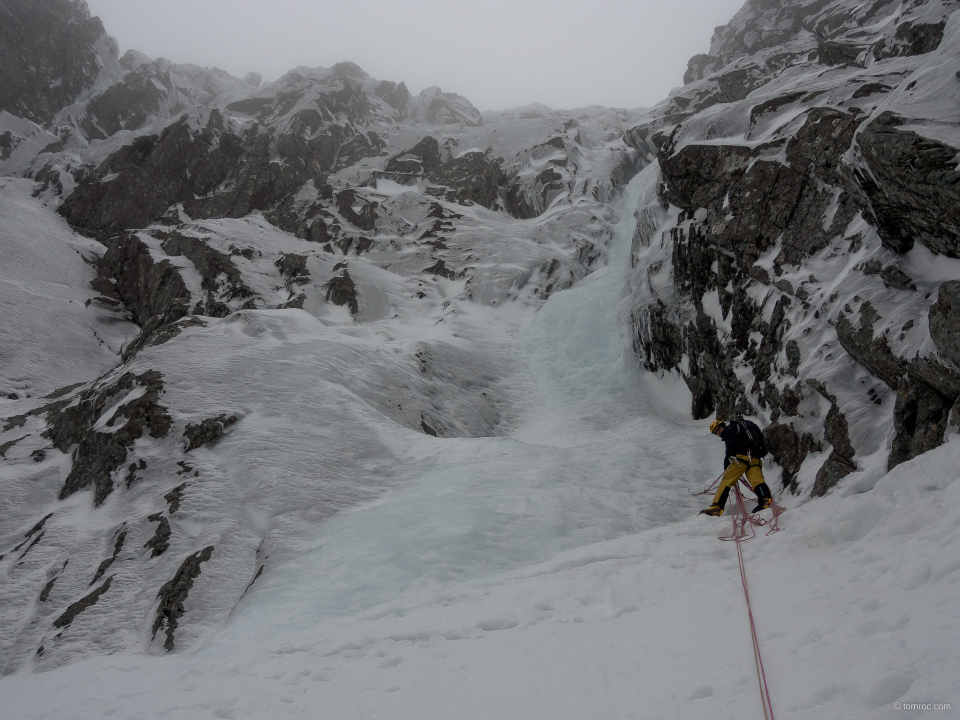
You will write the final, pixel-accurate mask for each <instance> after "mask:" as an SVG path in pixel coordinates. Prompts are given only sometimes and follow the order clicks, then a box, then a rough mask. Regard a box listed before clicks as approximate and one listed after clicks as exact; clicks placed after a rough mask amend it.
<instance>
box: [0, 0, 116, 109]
mask: <svg viewBox="0 0 960 720" xmlns="http://www.w3.org/2000/svg"><path fill="white" fill-rule="evenodd" d="M100 48H103V49H105V50H108V51H109V50H112V52H113V54H114V57H115V56H116V52H117V49H116V45H115V44H114V43H113V41H112V39H111V38H109V37H107V34H106V31H105V30H104V28H103V23H101V22H100V18H96V17H90V11H89V9H88V8H87V4H86V2H75V1H74V0H44V1H43V2H33V1H32V0H3V2H0V110H6V111H7V112H9V113H10V114H11V115H17V116H19V117H23V118H27V119H28V120H32V121H34V122H36V123H39V124H45V123H48V122H50V121H51V120H52V119H53V118H54V116H55V115H56V114H57V112H58V111H59V110H61V109H62V108H64V107H66V106H67V105H70V104H71V103H73V102H74V101H75V100H77V98H79V97H80V95H81V94H82V93H83V92H84V91H86V90H88V89H89V88H91V87H92V86H93V84H94V82H96V80H97V77H98V76H99V74H100V70H101V67H102V64H103V62H102V60H101V59H100V57H99V49H100Z"/></svg>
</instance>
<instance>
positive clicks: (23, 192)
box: [0, 177, 137, 408]
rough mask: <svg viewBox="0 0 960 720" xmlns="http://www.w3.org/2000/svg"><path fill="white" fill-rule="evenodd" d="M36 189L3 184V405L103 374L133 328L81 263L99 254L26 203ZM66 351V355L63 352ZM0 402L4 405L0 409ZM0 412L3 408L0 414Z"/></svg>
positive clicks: (23, 183)
mask: <svg viewBox="0 0 960 720" xmlns="http://www.w3.org/2000/svg"><path fill="white" fill-rule="evenodd" d="M34 187H35V184H34V183H33V182H31V181H30V180H25V179H19V178H8V177H5V178H0V248H2V251H3V261H2V263H0V314H2V316H3V322H2V323H0V397H3V399H4V400H5V399H7V396H8V395H10V394H16V395H18V396H20V397H23V396H25V395H27V394H29V395H45V394H46V393H49V392H51V391H53V390H56V389H57V388H60V387H63V386H65V385H71V384H73V383H77V382H84V381H86V380H89V379H90V376H91V374H99V373H103V372H106V371H107V370H109V369H110V368H112V367H113V366H114V365H115V364H116V361H117V353H118V352H119V350H120V348H121V346H122V345H123V343H124V342H126V341H127V340H129V339H130V338H132V337H134V336H135V335H136V331H137V328H136V326H134V325H133V324H131V323H129V322H126V321H124V320H123V319H122V315H120V314H119V313H116V312H114V311H113V310H112V309H110V308H105V307H103V306H101V305H100V304H99V303H93V298H94V297H96V295H97V293H95V292H94V291H93V290H92V289H90V287H89V282H90V280H92V279H93V278H94V276H95V275H96V272H95V270H94V269H93V267H91V266H90V264H88V262H86V261H85V259H89V258H93V257H94V256H95V251H96V249H97V248H99V250H100V252H101V253H102V252H103V247H102V246H101V245H100V244H99V243H97V242H95V241H93V240H90V239H88V238H85V237H83V236H81V235H77V234H76V233H74V232H72V231H71V230H70V228H69V227H68V226H67V223H66V222H65V221H64V220H63V219H62V218H60V217H58V216H57V215H55V214H53V213H52V212H50V211H49V210H48V209H46V208H44V207H43V206H42V205H41V203H40V202H38V201H37V200H36V199H34V198H33V197H31V192H32V191H33V189H34ZM65 347H69V348H70V349H71V352H69V353H65V352H63V348H65ZM0 402H2V401H0ZM0 408H2V406H0Z"/></svg>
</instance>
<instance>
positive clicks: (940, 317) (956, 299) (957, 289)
mask: <svg viewBox="0 0 960 720" xmlns="http://www.w3.org/2000/svg"><path fill="white" fill-rule="evenodd" d="M929 319H930V337H931V338H933V342H934V343H935V344H936V346H937V349H938V350H939V351H940V353H941V355H943V357H945V358H947V359H948V360H950V362H952V363H953V364H954V366H956V367H957V368H958V369H960V280H950V281H948V282H945V283H943V284H942V285H940V289H939V290H938V291H937V301H936V302H935V303H934V304H933V305H932V306H931V307H930V314H929Z"/></svg>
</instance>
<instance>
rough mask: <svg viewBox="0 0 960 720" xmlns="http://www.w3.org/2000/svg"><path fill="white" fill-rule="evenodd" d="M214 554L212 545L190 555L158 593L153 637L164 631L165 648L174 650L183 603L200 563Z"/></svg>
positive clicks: (183, 610)
mask: <svg viewBox="0 0 960 720" xmlns="http://www.w3.org/2000/svg"><path fill="white" fill-rule="evenodd" d="M212 556H213V546H212V545H211V546H209V547H206V548H204V549H203V550H201V551H199V552H196V553H194V554H193V555H191V556H190V557H188V558H187V559H186V560H184V561H183V564H182V565H180V568H179V569H178V570H177V572H176V574H175V575H174V576H173V577H172V578H170V580H168V581H167V582H166V583H165V584H164V585H163V587H162V588H160V592H158V593H157V598H158V599H159V600H160V604H159V606H158V607H157V617H156V620H154V623H153V637H156V636H157V631H158V630H163V631H164V633H165V634H166V636H167V637H166V640H164V642H163V647H164V649H165V650H173V644H174V643H173V640H174V633H175V632H176V631H177V625H179V624H180V618H181V617H183V613H184V612H185V609H184V607H183V603H184V601H185V600H186V599H187V595H188V594H189V593H190V589H191V588H192V587H193V582H194V580H196V579H197V577H199V575H200V564H201V563H204V562H206V561H208V560H209V559H210V558H211V557H212Z"/></svg>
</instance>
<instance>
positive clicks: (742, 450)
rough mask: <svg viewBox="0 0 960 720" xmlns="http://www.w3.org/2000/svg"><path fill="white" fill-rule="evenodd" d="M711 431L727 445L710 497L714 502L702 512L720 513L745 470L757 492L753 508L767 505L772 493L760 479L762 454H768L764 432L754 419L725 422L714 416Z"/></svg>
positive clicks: (761, 477)
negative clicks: (718, 483)
mask: <svg viewBox="0 0 960 720" xmlns="http://www.w3.org/2000/svg"><path fill="white" fill-rule="evenodd" d="M710 432H711V433H713V434H714V435H716V436H717V437H718V438H720V439H721V440H723V442H724V444H725V445H726V457H725V458H724V460H723V467H724V472H723V476H722V477H721V479H720V487H718V488H717V494H716V495H715V496H714V498H713V505H711V506H710V507H708V508H707V509H706V510H701V511H700V514H701V515H712V516H717V515H722V514H723V506H724V505H725V504H726V502H727V495H729V494H730V488H732V487H733V486H734V485H736V484H737V481H738V480H739V479H740V478H741V477H742V476H743V475H744V474H746V476H747V482H749V483H750V487H752V488H753V491H754V492H755V493H756V494H757V506H756V507H755V508H754V509H753V512H760V511H761V510H764V509H765V508H768V507H770V504H771V503H772V502H773V496H772V495H771V494H770V487H769V486H768V485H767V483H766V481H765V480H764V479H763V457H764V456H766V454H767V448H766V445H765V444H764V442H763V433H761V432H760V428H759V427H757V426H756V424H755V423H752V422H750V421H749V420H744V419H742V418H741V419H739V420H734V421H733V422H730V423H727V422H725V421H723V420H714V421H713V422H712V423H710Z"/></svg>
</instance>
